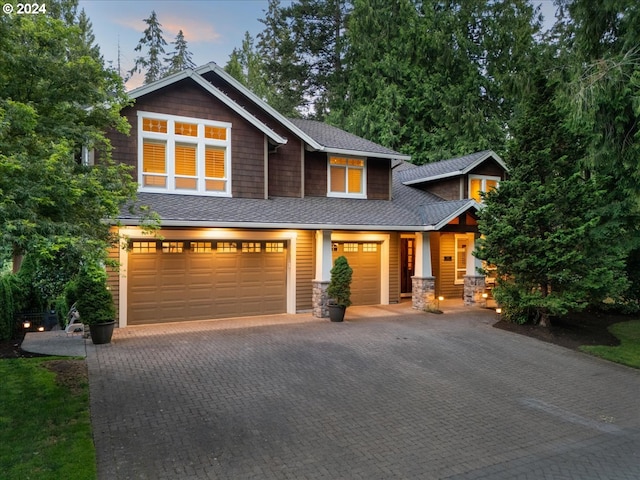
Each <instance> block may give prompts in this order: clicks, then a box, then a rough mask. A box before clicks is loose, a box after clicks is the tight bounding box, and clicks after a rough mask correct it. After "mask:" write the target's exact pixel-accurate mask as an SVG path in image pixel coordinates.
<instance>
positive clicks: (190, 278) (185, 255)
mask: <svg viewBox="0 0 640 480" xmlns="http://www.w3.org/2000/svg"><path fill="white" fill-rule="evenodd" d="M286 264H287V263H286V244H285V243H284V242H264V241H262V242H257V241H247V242H243V241H233V242H230V241H220V242H217V241H213V242H211V241H207V242H173V241H159V242H135V241H134V242H132V248H131V251H130V253H129V265H128V274H127V281H128V323H129V324H130V325H139V324H146V323H161V322H178V321H183V320H205V319H210V318H226V317H238V316H249V315H264V314H273V313H284V312H285V311H286Z"/></svg>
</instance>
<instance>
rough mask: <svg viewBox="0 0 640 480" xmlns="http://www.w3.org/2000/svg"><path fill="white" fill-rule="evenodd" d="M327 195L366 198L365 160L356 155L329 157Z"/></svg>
mask: <svg viewBox="0 0 640 480" xmlns="http://www.w3.org/2000/svg"><path fill="white" fill-rule="evenodd" d="M327 184H328V186H329V191H328V193H327V196H329V197H353V198H366V197H367V191H366V185H367V181H366V160H365V159H363V158H356V157H342V156H341V157H338V156H330V157H329V168H328V181H327Z"/></svg>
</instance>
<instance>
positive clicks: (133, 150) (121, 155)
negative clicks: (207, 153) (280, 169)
mask: <svg viewBox="0 0 640 480" xmlns="http://www.w3.org/2000/svg"><path fill="white" fill-rule="evenodd" d="M138 110H142V111H147V112H155V113H163V114H168V115H181V116H185V117H193V118H203V119H207V120H214V121H221V122H229V123H231V124H232V127H231V165H232V167H231V168H232V170H231V172H232V180H231V181H232V195H233V196H234V197H245V198H263V197H264V134H263V133H262V132H260V131H259V130H258V129H257V128H256V127H254V126H253V125H251V124H250V123H249V122H247V121H246V120H244V119H243V118H242V117H240V116H238V114H236V113H235V112H234V111H232V110H231V109H230V108H229V107H227V106H226V105H224V104H223V103H222V102H220V101H218V100H217V99H216V98H214V97H212V96H211V95H210V94H209V93H207V92H205V91H204V90H203V89H202V88H201V87H200V86H198V85H196V84H194V83H193V81H192V80H190V79H186V80H183V81H181V82H178V83H176V84H175V85H171V86H169V87H166V88H163V89H161V90H159V91H156V92H153V93H151V94H149V95H145V96H144V97H142V98H139V99H137V100H136V103H135V105H134V106H133V107H127V108H125V109H124V110H123V112H122V114H123V115H124V116H125V117H127V119H128V121H129V123H130V125H131V132H130V134H129V136H126V135H122V134H120V133H117V132H112V133H111V134H110V135H109V137H110V138H111V142H112V145H113V147H114V150H113V158H114V160H115V161H117V162H121V163H126V164H127V165H131V166H133V167H134V171H133V172H132V175H133V176H134V178H137V175H138V170H137V167H138V149H137V142H138V116H137V111H138Z"/></svg>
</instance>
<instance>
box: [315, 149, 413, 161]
mask: <svg viewBox="0 0 640 480" xmlns="http://www.w3.org/2000/svg"><path fill="white" fill-rule="evenodd" d="M321 150H322V151H324V152H327V153H335V154H337V155H353V156H357V157H371V158H389V159H391V160H406V161H409V160H411V156H410V155H402V154H397V155H396V154H392V153H377V152H367V151H364V150H347V149H344V148H330V147H323V148H322V149H321Z"/></svg>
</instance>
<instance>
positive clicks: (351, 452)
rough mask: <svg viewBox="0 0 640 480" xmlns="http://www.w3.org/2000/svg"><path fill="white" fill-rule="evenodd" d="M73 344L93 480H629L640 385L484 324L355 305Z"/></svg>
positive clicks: (483, 317)
mask: <svg viewBox="0 0 640 480" xmlns="http://www.w3.org/2000/svg"><path fill="white" fill-rule="evenodd" d="M347 319H348V321H346V322H345V323H343V324H333V323H331V322H329V321H328V320H318V319H313V318H311V317H309V316H305V315H301V316H277V317H267V318H265V319H254V320H231V321H217V322H195V323H189V324H184V325H166V326H159V327H155V326H154V327H144V328H140V327H135V328H133V327H132V328H127V329H123V330H119V331H116V334H115V339H114V342H113V343H112V344H111V345H99V346H93V345H87V362H88V365H89V372H90V391H91V414H92V422H93V427H94V437H95V444H96V448H97V454H98V472H99V478H100V479H101V480H117V479H127V480H129V479H153V480H156V479H253V478H255V479H289V478H291V479H367V480H371V479H390V478H399V479H412V478H416V479H418V478H419V479H459V480H462V479H536V480H537V479H581V480H584V479H609V480H614V479H629V480H630V479H638V478H640V372H639V371H636V370H633V369H630V368H626V367H623V366H619V365H615V364H611V363H608V362H605V361H602V360H599V359H596V358H592V357H589V356H587V355H583V354H580V353H577V352H573V351H570V350H566V349H563V348H561V347H558V346H555V345H550V344H545V343H541V342H538V341H536V340H533V339H529V338H526V337H521V336H518V335H515V334H512V333H509V332H505V331H502V330H498V329H495V328H492V327H491V324H492V323H493V322H494V321H495V320H496V319H495V314H493V313H492V312H490V311H488V310H479V309H465V310H460V309H453V310H447V309H446V308H445V314H444V315H434V314H423V313H419V312H415V311H413V310H411V309H410V308H407V307H406V306H405V305H402V306H393V307H377V308H369V309H355V308H352V309H351V310H350V311H349V312H348V313H347Z"/></svg>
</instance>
